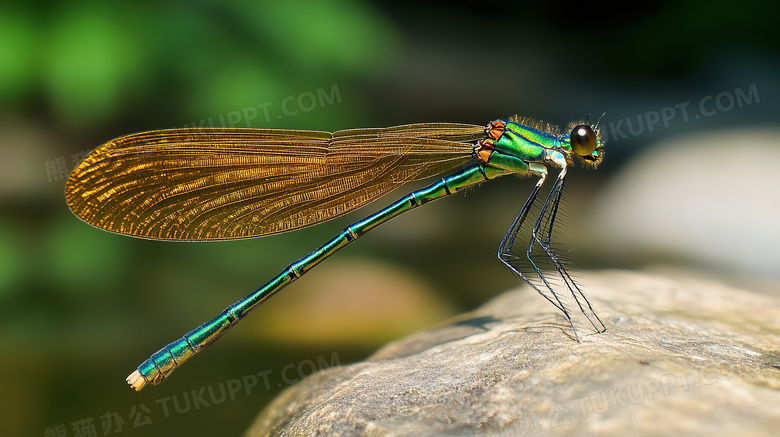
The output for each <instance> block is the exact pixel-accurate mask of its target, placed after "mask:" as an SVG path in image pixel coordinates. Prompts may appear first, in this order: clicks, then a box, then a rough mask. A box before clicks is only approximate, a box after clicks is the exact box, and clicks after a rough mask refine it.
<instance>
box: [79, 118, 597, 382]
mask: <svg viewBox="0 0 780 437" xmlns="http://www.w3.org/2000/svg"><path fill="white" fill-rule="evenodd" d="M603 144H604V143H603V140H602V136H601V132H600V130H599V126H598V123H596V124H595V125H593V126H591V125H589V124H588V123H587V121H584V122H576V123H570V124H569V126H568V128H567V129H566V130H565V131H560V130H559V129H558V128H557V127H555V126H552V125H549V124H546V123H542V122H536V121H532V120H529V119H519V118H516V117H513V118H510V119H509V120H508V121H505V120H495V121H492V122H490V123H489V124H488V125H487V126H486V127H483V126H476V125H469V124H454V123H424V124H410V125H405V126H397V127H389V128H379V129H349V130H342V131H338V132H333V133H329V132H319V131H305V130H277V129H252V128H230V129H219V128H216V129H170V130H157V131H151V132H143V133H138V134H132V135H127V136H124V137H120V138H117V139H115V140H112V141H109V142H107V143H105V144H103V145H102V146H100V147H98V148H97V149H95V150H94V151H92V152H91V153H90V154H89V155H88V156H87V157H86V158H84V160H83V161H82V162H81V163H80V164H79V165H78V166H77V167H76V168H75V169H74V170H73V173H72V174H71V175H70V179H68V183H67V188H66V197H67V200H68V205H69V206H70V209H71V211H73V213H74V214H76V215H77V216H78V217H80V218H81V219H82V220H84V221H86V222H87V223H89V224H91V225H94V226H97V227H99V228H103V229H105V230H108V231H111V232H116V233H120V234H125V235H130V236H134V237H140V238H148V239H153V240H178V241H213V240H233V239H239V238H252V237H259V236H263V235H271V234H277V233H281V232H288V231H292V230H295V229H300V228H304V227H307V226H311V225H314V224H317V223H321V222H323V221H326V220H329V219H332V218H334V217H338V216H341V215H343V214H346V213H347V212H349V211H352V210H354V209H356V208H359V207H361V206H363V205H365V204H367V203H369V202H371V201H373V200H376V199H378V198H380V197H382V196H384V195H386V194H388V193H389V192H391V191H392V190H394V189H395V188H398V187H399V186H401V185H403V184H405V183H407V182H411V181H415V180H420V179H424V178H428V177H432V176H435V175H438V174H443V173H450V172H451V174H449V175H448V176H444V177H443V178H441V179H440V180H438V181H437V182H434V183H433V184H431V185H429V186H428V187H427V188H423V189H421V190H418V191H414V192H412V193H410V194H408V195H407V196H405V197H403V198H401V199H400V200H398V201H396V202H395V203H393V204H391V205H390V206H388V207H386V208H384V209H382V210H380V211H379V212H377V213H375V214H371V215H369V216H368V217H366V218H364V219H363V220H360V221H358V222H355V223H353V224H351V225H349V226H347V227H346V228H345V229H344V230H343V231H342V232H341V233H339V234H338V235H336V236H335V237H334V238H333V239H331V240H330V241H328V242H326V243H325V244H324V245H322V246H320V247H319V248H317V249H316V250H314V251H313V252H311V253H310V254H308V255H306V256H304V257H303V258H301V259H299V260H298V261H296V262H294V263H292V264H290V265H289V266H288V267H287V268H286V269H284V270H283V271H282V272H281V273H280V274H279V275H278V276H276V277H275V278H273V279H271V281H270V282H268V283H267V284H266V285H264V286H262V287H261V288H259V289H258V290H257V291H255V292H254V293H252V294H250V295H249V296H247V297H245V298H244V299H241V300H239V301H238V302H236V303H235V304H233V305H231V306H229V307H228V308H227V309H226V310H225V311H223V312H222V313H220V314H219V315H218V316H217V317H215V318H214V319H212V320H211V321H209V322H206V323H204V324H203V325H201V326H199V327H198V328H196V329H194V330H192V331H190V332H189V333H187V334H185V335H184V336H183V337H182V338H180V339H179V340H177V341H174V342H173V343H170V344H168V345H167V346H165V347H164V348H162V349H160V351H158V352H157V353H155V354H153V355H152V356H151V357H150V358H149V359H148V360H146V361H145V362H144V363H142V364H141V365H140V366H139V367H138V369H137V370H136V371H134V372H133V373H132V374H131V375H130V376H129V377H128V378H127V382H128V383H129V384H130V385H131V386H132V387H133V388H134V389H136V390H140V389H141V388H143V386H144V385H146V384H158V383H159V382H161V381H162V380H163V379H164V378H165V377H167V376H168V375H170V374H171V372H173V371H174V370H175V369H176V368H177V367H178V366H180V365H181V364H182V363H183V362H184V361H185V360H187V359H188V358H190V357H191V356H193V355H194V354H196V353H198V352H200V351H201V350H203V349H204V348H205V347H206V346H208V345H209V344H211V343H212V342H214V341H215V340H216V339H217V338H219V337H220V336H221V335H223V334H224V333H225V332H227V331H228V330H229V329H230V328H231V327H233V326H234V325H236V324H237V323H238V322H239V320H241V319H242V318H243V317H244V316H246V315H247V314H248V313H249V312H250V311H251V310H252V309H254V308H255V307H257V306H258V305H260V304H261V303H263V302H265V301H266V300H267V299H268V298H270V297H271V296H273V295H274V294H276V293H277V292H278V291H279V290H281V289H282V288H284V287H285V286H286V285H288V284H290V283H291V282H293V281H295V280H296V279H298V278H300V277H301V276H303V274H304V273H306V272H308V271H309V270H310V269H311V268H313V267H314V266H315V265H317V264H319V263H320V262H321V261H322V260H324V259H325V258H327V257H329V256H330V255H332V254H334V253H335V252H336V251H338V250H339V249H341V248H343V247H344V246H346V245H348V244H349V243H351V242H352V241H354V240H356V239H357V238H358V237H360V236H362V235H363V234H365V233H366V232H368V231H370V230H371V229H374V228H375V227H377V226H378V225H380V224H382V223H384V222H386V221H387V220H390V219H391V218H393V217H395V216H397V215H399V214H401V213H403V212H406V211H409V210H411V209H414V208H415V207H417V206H420V205H422V204H425V203H428V202H430V201H432V200H434V199H438V198H440V197H444V196H446V195H448V194H452V193H455V192H458V191H460V190H462V189H463V188H465V187H468V186H470V185H474V184H478V183H481V182H483V181H486V180H489V179H494V178H496V177H498V176H503V175H506V174H530V175H535V176H536V177H538V178H539V179H538V181H537V183H536V185H535V186H534V188H533V190H532V191H531V195H530V196H529V197H528V199H527V200H526V201H525V203H524V204H523V206H522V208H521V209H520V212H519V213H518V214H517V217H516V218H515V220H514V221H513V222H512V225H511V226H510V228H509V230H508V231H507V233H506V235H505V236H504V238H503V240H502V241H501V244H500V245H499V248H498V257H499V259H500V260H501V261H502V262H503V263H504V264H505V265H506V266H507V267H509V268H510V269H511V270H512V271H513V272H514V273H516V274H517V275H518V276H520V278H522V279H523V280H524V281H525V282H527V283H528V284H529V285H530V286H531V287H533V288H534V289H535V290H536V291H537V292H538V293H539V294H540V295H542V296H543V297H544V298H545V299H547V300H548V301H549V302H550V303H552V305H553V306H555V307H556V308H558V310H560V311H561V312H562V313H563V314H564V316H565V317H566V319H567V320H568V322H569V324H570V326H571V328H572V329H573V330H574V336H575V339H577V340H578V341H579V338H578V337H577V331H576V329H575V328H574V324H573V322H572V319H571V315H570V313H569V310H568V308H567V306H565V305H564V302H563V299H562V296H561V295H560V294H559V293H558V292H557V291H556V288H565V289H568V291H569V293H570V294H571V295H572V296H573V297H574V300H575V302H577V305H578V306H579V309H580V311H581V312H582V313H583V314H584V315H585V317H586V318H587V319H588V320H589V321H590V323H591V325H592V326H593V327H594V328H595V329H596V332H603V331H604V330H605V329H606V328H605V326H604V324H603V323H602V322H601V320H600V319H599V318H598V316H597V315H596V313H595V312H594V311H593V308H592V307H591V304H590V302H589V301H588V299H587V297H586V296H585V294H584V293H583V292H582V291H581V289H580V288H579V287H578V285H577V284H576V283H575V282H574V280H573V279H572V277H571V276H570V275H569V273H568V272H567V271H566V268H565V266H564V264H565V263H564V262H563V261H562V260H561V258H560V257H559V256H558V255H557V254H556V253H555V252H554V250H553V247H552V244H551V243H552V234H553V228H554V224H555V219H556V214H557V213H558V206H559V204H560V203H561V197H562V194H563V191H564V181H565V179H566V174H567V169H568V168H569V166H570V165H572V164H573V159H572V157H578V158H579V159H580V160H581V161H582V162H583V163H584V164H586V165H587V166H591V167H595V166H596V165H598V163H599V162H601V160H602V158H603V156H604V152H603ZM548 165H550V166H552V167H553V168H558V169H560V172H559V173H558V175H557V178H556V179H555V181H554V183H553V185H552V188H551V189H550V192H549V194H548V195H547V197H546V199H545V200H544V201H543V202H542V203H541V206H539V205H537V203H538V202H537V198H538V195H539V190H540V188H541V187H542V185H543V184H544V182H545V180H546V179H547V171H548V170H547V166H548ZM536 207H539V208H538V210H536V209H535V208H536ZM532 210H534V212H535V213H536V220H535V221H534V220H530V221H527V220H526V219H527V218H528V217H529V213H531V211H532ZM527 222H528V223H529V225H526V223H527ZM530 223H533V224H532V225H530ZM516 243H522V245H520V244H516ZM516 245H517V246H521V247H520V248H519V250H516V249H515V246H516ZM544 267H546V268H548V269H550V270H551V271H552V272H553V274H552V275H547V276H545V274H544V273H543V272H542V271H543V268H544ZM589 313H590V314H589ZM590 315H593V317H594V318H595V319H596V320H597V321H598V323H599V325H600V327H598V326H596V323H595V322H594V321H593V319H592V318H591V316H590Z"/></svg>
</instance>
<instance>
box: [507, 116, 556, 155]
mask: <svg viewBox="0 0 780 437" xmlns="http://www.w3.org/2000/svg"><path fill="white" fill-rule="evenodd" d="M560 145H561V141H560V138H559V136H556V135H553V134H551V133H548V132H545V131H541V130H538V129H534V128H533V127H530V126H525V125H522V124H518V123H516V122H513V121H509V122H506V127H505V128H504V133H503V135H501V137H500V138H499V139H498V141H496V142H495V143H494V146H495V148H496V151H498V152H501V153H504V154H507V155H512V156H517V157H521V158H522V159H523V160H524V161H526V162H543V161H544V160H545V155H546V151H545V149H551V148H555V147H558V146H560Z"/></svg>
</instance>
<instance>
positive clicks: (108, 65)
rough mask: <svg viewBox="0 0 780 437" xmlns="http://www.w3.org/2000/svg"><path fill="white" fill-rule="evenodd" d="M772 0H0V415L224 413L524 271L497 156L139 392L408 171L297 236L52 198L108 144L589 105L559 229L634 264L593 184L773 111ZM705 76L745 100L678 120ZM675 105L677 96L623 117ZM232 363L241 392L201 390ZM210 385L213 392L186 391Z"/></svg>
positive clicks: (517, 191)
mask: <svg viewBox="0 0 780 437" xmlns="http://www.w3.org/2000/svg"><path fill="white" fill-rule="evenodd" d="M778 16H780V9H778V7H777V6H776V3H773V2H769V1H766V2H761V1H750V0H747V1H742V2H739V4H738V6H733V3H732V2H712V1H692V2H648V3H635V4H632V5H631V6H630V7H626V8H624V9H622V10H614V9H608V8H605V7H601V6H598V5H597V4H594V3H583V2H576V3H571V4H560V3H546V4H542V3H541V2H537V3H530V4H522V5H521V4H518V3H517V2H510V1H502V2H495V3H492V4H487V3H485V2H476V1H473V2H460V3H453V2H445V1H433V2H424V3H423V2H416V1H400V2H398V1H395V2H390V1H375V2H369V1H364V0H319V1H317V0H302V1H278V2H276V1H274V2H271V1H268V2H250V1H239V0H230V1H223V2H205V1H193V2H184V1H171V2H151V1H134V2H125V1H116V2H99V1H70V2H43V1H31V2H4V3H3V4H2V5H1V6H0V348H1V350H2V358H0V370H1V371H2V375H3V376H4V383H3V384H2V389H0V407H2V408H0V417H1V418H2V420H1V422H2V425H3V426H2V429H3V431H2V434H3V435H6V436H16V435H19V436H22V435H25V436H29V435H44V436H77V435H85V436H86V435H114V434H120V435H123V436H124V435H127V436H129V435H145V436H146V435H161V436H162V435H172V434H175V435H235V434H238V433H240V432H242V431H243V430H244V429H246V427H247V426H248V425H249V424H250V423H251V420H252V419H253V417H254V416H255V415H256V414H257V413H258V412H259V411H260V409H261V408H262V407H263V406H264V405H265V404H266V403H267V402H268V401H269V399H271V397H273V396H274V395H275V394H276V393H278V392H279V391H280V390H282V389H283V388H285V387H287V386H289V385H290V384H291V383H293V382H294V381H295V380H297V379H298V378H301V377H304V376H306V375H307V374H309V373H311V371H313V370H314V369H315V368H320V367H324V366H326V365H334V364H339V363H340V364H347V363H349V362H352V361H356V360H360V359H363V358H365V357H366V356H368V355H369V354H370V353H371V352H372V351H374V350H376V348H378V347H379V346H381V345H382V344H384V343H386V342H387V341H389V340H392V339H394V338H399V337H400V336H403V335H405V334H406V333H409V332H414V331H416V330H419V329H422V328H424V327H429V326H433V325H435V324H436V323H440V322H442V321H444V320H446V318H447V317H449V316H451V315H454V314H457V313H458V312H461V311H465V310H468V309H472V308H474V307H476V306H477V305H479V304H480V303H482V302H484V301H485V300H487V299H488V298H490V297H491V296H494V295H496V294H498V293H500V292H502V291H504V290H506V289H509V288H511V287H515V286H517V285H519V282H518V280H517V279H516V278H514V277H513V276H512V275H511V274H510V273H509V272H508V271H506V270H505V269H504V268H503V267H502V266H501V265H500V263H499V262H498V261H497V260H496V259H495V249H496V247H497V245H498V242H499V241H500V239H501V237H502V236H503V233H504V232H505V230H506V227H507V226H508V225H509V223H510V222H511V220H512V219H513V217H514V214H515V213H516V211H517V209H518V208H519V207H520V206H521V205H522V202H523V201H524V200H525V197H526V196H527V194H528V192H529V191H530V188H531V186H532V183H533V181H531V180H528V179H523V180H517V179H516V178H506V179H507V180H497V181H495V182H492V183H491V184H486V185H485V186H483V187H479V188H478V189H473V190H469V191H468V192H467V193H466V195H458V196H455V197H456V198H450V199H447V200H442V201H440V202H436V203H434V204H431V205H429V206H426V207H425V208H423V209H420V210H418V211H415V212H412V213H410V214H408V215H406V216H403V217H399V218H398V219H396V220H394V221H393V222H391V223H389V224H387V225H385V226H384V227H382V228H380V229H378V230H376V231H375V232H373V233H372V234H371V235H370V236H368V237H366V238H365V239H361V241H360V243H358V244H356V245H354V246H353V247H350V248H349V249H346V250H344V251H343V252H342V253H340V254H339V255H337V256H336V257H334V259H332V260H329V261H328V262H326V263H324V264H323V265H322V266H320V267H318V268H317V269H315V270H314V271H312V273H310V274H309V275H307V276H306V277H305V278H304V279H302V280H301V281H299V282H297V283H296V284H295V285H294V286H292V287H290V288H289V289H287V290H286V291H285V292H284V293H282V294H280V295H279V296H278V297H276V298H275V299H273V300H272V301H271V302H269V303H268V304H266V305H265V306H264V307H263V308H261V309H259V310H258V311H256V312H255V314H253V316H252V317H249V318H248V319H246V320H245V321H244V323H243V324H242V327H240V328H237V329H236V330H234V331H233V332H232V333H231V335H229V336H226V337H225V338H224V339H223V340H221V341H220V342H219V343H218V344H216V345H214V346H212V347H211V348H210V349H209V350H208V351H207V352H206V353H204V354H201V355H199V357H198V358H197V359H195V360H193V362H192V363H190V364H187V365H186V366H184V367H183V368H182V369H180V370H178V371H177V372H176V374H175V375H174V377H173V378H172V379H170V380H169V381H166V382H165V383H164V384H162V385H161V386H158V387H150V388H146V389H145V390H144V391H142V392H141V393H135V392H133V391H132V390H130V389H129V388H128V387H127V386H126V384H125V382H124V377H125V376H126V375H127V374H129V373H130V372H131V371H132V370H133V369H134V368H135V366H137V365H138V364H140V363H141V361H143V360H144V359H146V358H147V357H148V356H149V354H151V353H152V352H154V351H156V350H157V349H158V348H160V347H161V346H163V345H164V344H166V343H167V342H169V341H172V340H174V339H175V338H177V337H178V336H180V335H181V334H183V333H184V332H186V331H188V330H190V329H192V328H194V327H195V326H197V325H198V324H199V323H201V322H203V321H205V320H207V319H209V318H211V317H212V316H214V315H216V314H217V313H218V312H219V311H221V310H222V309H223V308H224V307H226V306H227V305H229V304H231V303H233V302H234V301H236V300H237V299H239V298H241V297H243V296H244V295H246V294H248V293H249V292H251V291H252V290H254V289H255V288H257V287H259V286H260V285H262V284H263V283H264V282H265V281H266V280H268V279H270V278H271V277H272V276H273V275H275V274H276V273H277V272H278V271H280V270H281V269H282V268H284V267H285V266H286V265H287V264H289V263H290V262H292V261H294V260H296V259H298V258H299V257H301V256H303V255H305V254H306V253H307V252H308V251H309V250H311V249H314V248H315V247H317V246H318V245H319V244H321V243H323V242H324V241H325V240H326V239H328V238H329V237H330V236H332V235H333V234H335V233H336V232H338V231H339V230H341V229H342V228H343V227H344V226H345V225H346V224H347V223H349V222H350V221H351V219H357V218H358V217H362V216H364V215H365V214H367V213H368V212H369V211H373V210H376V209H377V208H380V207H381V206H384V205H386V204H387V203H388V202H389V201H390V200H392V199H395V198H397V197H398V196H400V195H401V193H395V194H393V195H391V196H390V197H391V198H392V199H383V200H382V201H380V202H377V204H375V205H371V206H369V207H367V208H366V209H365V210H363V211H359V212H358V213H357V214H352V215H350V216H349V217H347V218H342V219H338V220H334V221H332V222H328V223H326V224H323V225H320V226H317V227H314V228H311V229H306V230H302V231H299V232H295V233H291V234H289V235H280V236H274V237H267V238H262V239H256V240H249V241H239V242H222V243H209V244H205V243H204V244H187V243H162V242H154V241H144V240H137V239H132V238H127V237H122V236H118V235H113V234H109V233H107V232H103V231H100V230H98V229H95V228H93V227H90V226H88V225H86V224H84V223H82V222H81V221H79V220H78V219H77V218H75V217H74V216H72V215H71V214H70V212H69V211H68V208H67V205H66V203H65V199H64V185H65V180H66V179H67V176H68V173H69V171H70V170H71V169H72V168H73V167H74V166H75V164H76V162H78V160H79V159H80V158H81V157H83V156H84V155H85V154H86V153H87V152H88V151H89V150H91V149H93V148H95V147H97V146H98V145H100V144H101V143H103V142H105V141H107V140H110V139H112V138H114V137H117V136H120V135H122V134H126V133H131V132H136V131H143V130H148V129H155V128H165V127H181V126H193V125H194V126H252V127H280V128H299V129H323V130H337V129H344V128H351V127H368V126H391V125H397V124H404V123H411V122H423V121H451V122H464V123H474V124H484V123H486V122H488V121H490V120H493V119H496V118H499V117H500V118H506V117H508V116H510V115H512V114H515V113H517V114H520V115H524V116H531V117H535V118H541V119H544V120H549V121H551V122H554V123H558V124H564V125H565V124H566V123H567V122H568V121H569V120H577V119H582V118H584V117H586V116H587V115H588V114H591V118H596V117H598V116H599V115H601V113H603V112H606V116H605V117H604V119H603V122H602V124H603V125H604V126H605V127H606V129H607V137H608V140H609V142H608V143H607V146H608V148H607V155H606V157H607V158H606V161H605V163H604V165H603V166H602V167H601V168H600V169H599V170H598V171H596V172H585V171H581V170H577V171H575V172H574V174H573V175H572V176H571V179H570V180H571V182H568V184H569V185H568V189H569V192H568V210H569V218H568V219H569V223H568V227H567V234H571V235H573V237H572V241H571V244H572V245H573V246H574V247H575V248H576V249H577V253H578V254H577V255H576V256H574V259H575V261H576V263H577V264H576V265H577V266H579V267H581V268H612V267H641V266H644V265H646V264H647V263H649V262H656V261H658V259H657V258H653V259H648V258H625V257H619V256H614V255H612V256H610V254H609V253H608V252H606V251H600V250H599V249H598V248H599V241H601V239H602V238H606V235H608V231H609V230H608V229H598V228H593V227H592V225H591V224H588V222H587V221H586V220H585V219H584V217H587V216H588V215H589V214H591V209H592V208H594V205H596V204H597V203H596V202H593V200H594V199H595V198H596V197H597V196H598V193H599V192H600V191H601V190H602V189H603V187H605V186H607V185H608V184H609V183H610V180H611V178H613V177H614V175H615V174H617V173H618V172H619V171H620V170H621V168H622V167H623V166H624V165H625V164H626V163H628V162H630V161H631V160H632V159H634V158H635V157H636V156H637V154H639V153H643V152H644V151H646V150H648V149H650V148H651V147H652V146H653V144H656V143H657V142H659V141H663V140H666V139H669V138H673V137H676V136H679V135H683V134H688V133H696V132H711V131H713V130H717V129H729V128H737V127H745V126H747V127H753V126H760V127H767V126H768V127H777V124H778V120H780V118H778V116H779V115H780V109H779V108H778V101H780V100H778V96H780V62H779V61H780V31H778V27H777V25H776V21H777V18H778ZM720 93H727V94H729V95H731V96H732V97H734V98H739V96H741V95H742V94H744V95H745V96H747V97H746V98H752V100H751V101H750V102H749V103H750V104H745V105H742V106H739V107H737V106H733V107H728V108H727V106H728V105H726V104H725V103H724V104H722V105H720V106H718V107H715V106H710V108H715V109H713V111H715V112H716V114H714V115H713V116H707V117H701V118H700V117H695V118H694V117H693V116H691V117H690V118H689V119H688V120H685V119H684V117H683V114H682V113H681V110H682V108H683V107H685V108H688V106H686V105H685V103H686V102H688V103H689V104H690V110H691V111H693V110H694V109H695V108H696V107H697V106H698V105H699V102H701V101H702V99H703V98H706V97H707V96H713V99H711V100H710V101H709V102H710V103H712V104H713V105H714V103H718V102H719V101H715V100H714V98H715V97H717V96H718V95H719V94H720ZM740 93H742V94H740ZM751 93H752V94H751ZM751 96H752V97H751ZM745 102H747V101H746V100H745V99H743V103H745ZM726 103H727V102H726ZM676 105H677V106H676ZM675 107H676V108H678V109H677V110H675V118H674V119H671V120H666V121H667V122H662V123H658V124H655V125H654V126H653V127H652V128H651V126H650V124H645V125H644V127H641V128H640V126H638V125H637V124H636V123H640V122H642V121H643V120H644V122H646V123H647V122H649V119H648V117H650V119H652V116H648V115H647V114H650V113H652V112H656V113H658V114H664V112H663V111H662V108H675ZM717 109H723V110H717ZM725 109H728V110H725ZM643 117H644V118H643ZM620 120H623V122H622V124H618V123H619V122H620ZM632 120H633V122H634V123H635V124H633V125H632V128H633V129H632V130H629V128H628V123H631V122H632ZM610 123H612V124H611V125H610ZM749 147H750V144H734V148H733V151H734V155H733V158H734V161H735V162H741V161H743V160H744V161H748V160H749V159H755V158H756V157H749V156H748V154H749V153H748V152H749ZM759 159H760V157H759ZM691 164H692V167H695V165H694V163H691ZM774 164H775V165H776V164H777V162H775V163H774ZM732 170H733V169H731V168H725V169H723V174H724V177H725V175H727V174H728V173H729V172H730V171H732ZM659 177H661V176H660V175H659ZM664 177H666V176H664ZM574 181H576V182H574ZM684 188H685V187H680V189H684ZM756 188H757V189H761V188H762V187H756ZM712 195H713V196H717V193H713V194H712ZM773 196H774V197H777V195H776V193H775V194H774V195H773ZM729 201H730V200H729V199H724V202H725V203H728V202H729ZM724 206H727V205H724ZM583 228H584V229H583ZM776 229H777V228H774V229H767V230H766V231H767V232H768V233H773V235H776V233H777V230H776ZM662 255H663V257H666V258H663V257H662V259H661V261H663V260H664V259H666V260H667V261H670V262H673V263H676V264H678V265H679V264H685V260H684V259H682V260H681V258H684V257H681V256H679V254H674V253H671V254H670V253H665V254H662ZM691 264H696V262H695V261H692V262H691ZM697 267H701V266H697ZM738 273H739V272H738ZM771 274H772V272H771V271H770V272H769V276H771ZM253 378H255V380H257V382H258V384H257V386H254V387H252V382H253ZM265 378H267V380H266V379H265ZM231 381H232V382H231ZM235 381H239V383H240V390H238V391H234V393H233V395H232V396H228V397H227V398H226V399H225V400H224V401H221V402H216V401H214V399H215V398H216V399H217V400H219V398H220V390H227V389H228V388H230V387H233V388H235V387H236V384H239V383H236V382H235ZM231 384H232V385H231ZM203 388H205V390H206V391H205V393H206V394H205V395H201V396H203V399H204V401H205V403H203V402H195V401H194V400H193V396H195V397H197V396H198V395H199V393H204V392H203V391H202V389H203ZM209 388H210V389H211V390H212V391H213V392H214V395H211V394H210V392H208V389H209ZM174 401H175V402H176V404H175V406H174V403H173V402H174ZM207 404H208V405H207ZM166 407H167V410H166ZM166 412H167V414H166ZM92 430H94V434H90V432H91V431H92Z"/></svg>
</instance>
